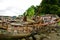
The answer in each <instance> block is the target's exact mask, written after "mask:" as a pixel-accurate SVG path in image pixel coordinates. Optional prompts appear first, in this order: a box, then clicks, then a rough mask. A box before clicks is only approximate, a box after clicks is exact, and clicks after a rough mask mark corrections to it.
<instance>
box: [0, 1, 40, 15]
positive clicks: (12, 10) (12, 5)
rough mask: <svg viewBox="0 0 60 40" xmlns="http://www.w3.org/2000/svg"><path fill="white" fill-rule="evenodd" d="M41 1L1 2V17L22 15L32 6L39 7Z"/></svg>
mask: <svg viewBox="0 0 60 40" xmlns="http://www.w3.org/2000/svg"><path fill="white" fill-rule="evenodd" d="M40 2H41V0H0V16H1V15H4V16H18V15H22V14H23V13H24V12H25V11H26V10H27V9H28V8H29V7H30V6H31V5H34V6H36V5H39V4H40Z"/></svg>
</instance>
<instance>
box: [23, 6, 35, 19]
mask: <svg viewBox="0 0 60 40" xmlns="http://www.w3.org/2000/svg"><path fill="white" fill-rule="evenodd" d="M34 15H35V7H34V6H33V5H32V6H31V7H30V8H28V9H27V10H26V12H25V13H24V16H27V17H29V18H31V17H32V16H34Z"/></svg>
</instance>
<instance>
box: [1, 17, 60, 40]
mask: <svg viewBox="0 0 60 40" xmlns="http://www.w3.org/2000/svg"><path fill="white" fill-rule="evenodd" d="M24 22H26V20H25V21H24ZM57 22H60V19H59V18H58V19H55V22H53V23H48V24H46V23H44V22H42V21H41V20H40V19H39V21H38V22H30V23H29V22H27V23H25V24H24V25H23V26H22V27H26V29H27V30H28V27H32V29H33V30H31V31H29V33H26V34H23V35H24V36H21V34H17V35H10V34H1V35H0V37H1V38H5V37H6V38H17V39H22V38H25V39H26V40H27V38H29V37H32V38H33V40H36V39H35V38H34V35H35V34H38V32H39V31H41V32H42V31H43V32H45V31H48V30H46V29H45V30H44V28H45V27H46V26H48V27H49V26H50V25H51V24H55V23H57ZM52 27H53V26H50V28H52ZM54 27H55V26H54ZM54 27H53V28H54ZM3 29H5V28H3Z"/></svg>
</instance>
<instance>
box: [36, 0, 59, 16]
mask: <svg viewBox="0 0 60 40" xmlns="http://www.w3.org/2000/svg"><path fill="white" fill-rule="evenodd" d="M37 10H38V11H37ZM37 10H36V11H37V14H57V15H60V0H42V2H41V4H40V5H39V6H38V7H37Z"/></svg>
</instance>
